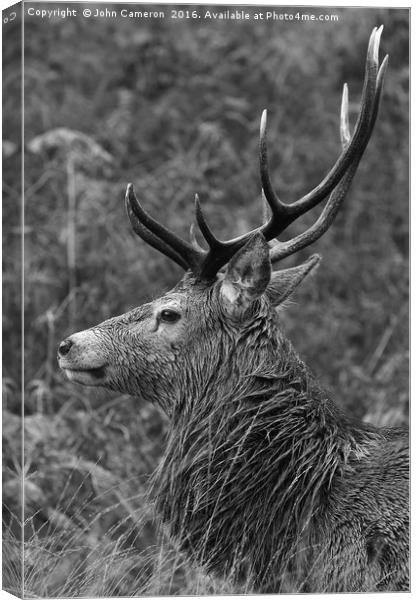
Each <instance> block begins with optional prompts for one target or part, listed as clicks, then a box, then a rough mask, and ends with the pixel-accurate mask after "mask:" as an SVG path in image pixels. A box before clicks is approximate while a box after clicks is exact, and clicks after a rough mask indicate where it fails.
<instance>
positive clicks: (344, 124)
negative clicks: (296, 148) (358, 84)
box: [270, 56, 388, 262]
mask: <svg viewBox="0 0 416 600" xmlns="http://www.w3.org/2000/svg"><path fill="white" fill-rule="evenodd" d="M387 64H388V56H386V57H385V58H384V60H383V63H382V65H381V67H380V70H379V73H378V76H377V84H376V92H375V97H374V106H373V112H372V115H371V120H370V123H369V126H368V129H367V131H366V136H365V140H364V144H363V148H362V149H361V151H360V152H359V153H357V154H356V156H355V157H354V159H353V161H352V163H350V165H349V166H348V168H347V171H346V173H344V175H343V177H342V179H341V181H340V182H339V183H338V184H337V186H336V187H335V189H334V190H333V192H332V193H331V195H330V197H329V199H328V201H327V203H326V205H325V207H324V210H323V211H322V213H321V215H320V216H319V218H318V220H317V221H316V222H315V223H314V224H313V225H312V226H311V227H310V228H309V229H307V230H306V231H305V232H303V233H301V234H299V235H298V236H296V237H294V238H293V239H291V240H288V241H287V242H278V243H277V244H275V245H274V247H273V248H272V249H271V251H270V260H271V261H272V262H277V261H279V260H282V259H283V258H286V257H287V256H290V255H291V254H294V253H295V252H297V251H298V250H301V249H302V248H305V247H306V246H309V245H310V244H312V243H313V242H314V241H316V240H317V239H318V238H320V237H321V236H322V235H323V234H324V233H325V231H327V230H328V228H329V227H330V226H331V224H332V223H333V221H334V219H335V217H336V215H337V213H338V210H339V208H340V206H341V204H342V201H343V200H344V198H345V196H346V194H347V192H348V189H349V187H350V185H351V182H352V180H353V177H354V175H355V172H356V170H357V168H358V165H359V163H360V160H361V156H362V154H363V152H364V150H365V147H366V145H367V142H368V140H369V139H370V136H371V133H372V130H373V127H374V124H375V121H376V118H377V112H378V108H379V104H380V97H381V91H382V87H383V81H384V74H385V71H386V68H387ZM349 137H350V131H349V118H348V87H347V86H346V85H344V90H343V95H342V102H341V117H340V138H341V144H342V145H343V144H345V143H347V140H348V139H349Z"/></svg>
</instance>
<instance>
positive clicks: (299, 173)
mask: <svg viewBox="0 0 416 600" xmlns="http://www.w3.org/2000/svg"><path fill="white" fill-rule="evenodd" d="M29 6H30V4H25V7H26V10H27V8H28V7H29ZM65 6H66V5H65ZM88 6H89V5H88V4H85V5H81V4H78V5H70V4H68V7H70V8H78V15H79V16H77V17H73V18H65V19H64V18H54V19H51V20H46V19H44V20H42V19H40V18H35V17H28V16H26V17H25V39H24V53H25V71H24V85H25V110H24V118H25V131H24V148H23V149H21V148H20V147H19V145H18V143H14V142H13V140H19V135H20V134H19V116H18V114H17V113H15V112H14V107H15V106H16V105H17V103H18V86H19V83H18V75H17V73H18V67H19V46H18V44H19V37H18V35H17V33H18V32H17V30H16V35H15V36H14V40H15V41H14V42H13V43H9V45H8V47H7V49H6V50H7V51H6V59H5V61H6V72H5V79H4V94H3V104H4V114H7V115H8V118H7V119H5V122H4V126H3V131H4V136H5V146H4V148H6V152H5V154H4V163H3V165H4V166H3V175H4V205H3V219H4V224H5V226H4V229H3V244H4V249H3V257H4V258H3V262H4V267H3V268H4V276H3V303H4V316H3V318H4V324H3V336H4V337H3V339H4V345H3V348H4V352H3V377H4V380H3V397H4V403H3V411H4V413H3V425H4V432H3V434H4V435H3V452H4V461H3V477H4V488H3V498H4V502H5V508H4V511H3V528H4V535H5V539H6V541H7V543H8V546H7V547H5V551H4V553H3V559H4V566H3V586H4V587H5V589H7V590H8V591H11V592H12V593H18V590H19V586H20V581H19V577H20V574H19V560H20V551H21V545H20V540H19V525H18V514H19V501H18V496H19V493H18V491H19V485H20V481H21V477H22V475H24V478H25V502H26V504H25V521H24V535H25V589H26V592H25V593H26V595H28V596H29V595H32V596H43V597H45V596H59V597H63V596H95V595H98V596H108V595H120V596H130V595H139V594H151V595H156V594H195V593H196V594H208V593H216V592H223V593H224V592H233V591H236V590H233V589H229V587H227V584H226V582H221V581H217V580H214V579H213V578H211V577H209V578H208V577H206V576H205V575H204V574H203V573H200V572H199V571H198V570H197V569H196V568H195V567H194V566H193V565H190V564H188V563H187V561H186V559H185V558H184V557H183V556H181V555H180V554H179V553H178V552H177V551H176V549H175V548H174V547H173V546H172V544H171V542H170V541H169V540H168V538H167V537H166V535H165V534H164V532H163V531H158V527H157V523H156V522H155V520H154V515H153V510H152V503H151V500H149V499H148V498H147V497H146V490H147V489H148V485H149V476H150V475H151V473H152V472H153V470H154V468H155V465H156V464H157V463H158V461H159V458H160V456H161V454H162V453H163V447H164V436H165V432H166V428H167V423H166V420H165V418H164V416H163V415H162V414H161V413H160V412H159V411H158V410H157V409H156V408H154V407H152V406H150V405H147V404H145V403H143V402H142V401H141V400H140V399H137V398H130V397H127V396H120V395H117V394H114V393H110V392H108V391H105V390H101V389H93V390H90V389H88V388H83V387H80V386H76V385H75V384H71V383H69V382H67V381H66V380H65V378H64V376H63V375H62V374H61V373H60V372H59V370H58V367H57V363H56V349H57V346H58V344H59V342H60V341H61V340H62V339H64V338H65V337H66V336H67V335H69V334H71V333H73V332H75V331H78V330H82V329H85V328H87V327H90V326H92V325H94V324H96V323H98V322H100V321H102V320H104V319H106V318H109V317H111V316H115V315H117V314H120V313H123V312H125V311H127V310H128V309H130V308H132V307H134V306H137V305H139V304H140V303H142V302H144V301H147V300H149V299H151V298H153V297H156V296H157V295H158V294H160V293H161V292H163V291H166V290H167V289H169V287H171V286H173V285H174V284H175V283H176V282H177V281H178V279H179V278H180V277H181V270H180V268H178V267H177V266H176V265H174V264H173V263H172V262H170V261H169V260H168V259H167V258H166V257H164V256H162V255H161V254H158V253H157V252H156V251H155V250H153V249H152V248H150V247H148V246H146V245H145V244H144V242H142V241H140V240H139V239H138V238H137V237H135V236H134V234H133V233H132V232H131V231H130V226H129V222H128V219H127V217H126V215H125V211H124V203H123V198H124V192H125V188H126V184H127V183H128V182H129V181H132V182H133V183H134V184H135V187H136V192H137V193H138V195H139V197H140V198H141V200H142V202H143V204H144V205H145V206H146V208H148V209H149V211H150V212H151V213H152V214H153V215H155V216H156V217H157V218H158V219H159V220H161V221H162V222H163V223H165V224H166V225H167V226H168V227H169V228H171V229H172V230H174V231H175V232H177V233H178V234H180V235H182V236H184V237H188V235H189V225H190V223H191V222H192V221H193V198H194V194H195V192H198V194H199V195H200V198H201V200H202V202H203V204H204V208H205V211H206V214H207V216H208V219H209V222H210V224H211V225H212V227H213V229H214V231H215V232H216V233H217V234H218V236H219V237H220V238H230V237H233V236H236V235H239V234H241V233H244V232H245V231H247V230H248V229H252V228H253V227H255V226H257V225H259V224H260V223H261V202H260V182H259V172H258V128H259V121H260V115H261V111H262V110H263V109H264V108H268V109H269V135H268V139H269V153H270V165H271V174H272V178H273V181H274V184H275V187H276V190H277V191H278V192H279V194H280V196H281V197H282V199H283V200H285V201H287V202H290V201H293V200H295V199H297V198H299V197H300V196H301V195H303V194H304V193H306V192H307V191H309V190H310V189H312V188H313V187H314V186H315V185H316V184H317V183H318V182H319V181H320V180H321V179H322V178H323V176H324V175H325V173H326V172H327V171H328V169H329V168H330V167H331V166H332V164H333V163H334V161H335V159H336V157H337V155H338V154H339V151H340V148H339V134H338V127H339V107H340V100H341V91H342V85H343V83H344V82H345V81H347V82H348V83H349V87H350V103H351V118H352V122H354V119H355V117H356V115H357V111H358V108H359V100H360V93H361V87H362V80H363V71H364V61H365V54H366V47H367V43H368V38H369V35H370V33H371V30H372V28H373V27H375V26H378V25H381V24H383V25H384V27H385V29H384V32H383V36H382V41H381V57H384V55H385V54H386V53H388V54H389V55H390V61H389V67H388V71H387V77H386V84H385V89H384V93H383V99H382V103H381V109H380V112H379V117H378V122H377V124H376V127H375V131H374V133H373V136H372V140H371V142H370V144H369V147H368V149H367V151H366V153H365V155H364V158H363V160H362V162H361V165H360V168H359V171H358V173H357V175H356V177H355V180H354V183H353V186H352V189H351V190H350V192H349V194H348V197H347V199H346V201H345V206H344V207H343V208H342V209H341V211H340V213H339V215H338V217H337V219H336V221H335V223H334V225H333V226H332V228H331V229H330V230H329V231H328V232H327V233H326V235H325V236H324V237H323V238H322V239H321V240H319V242H317V243H316V244H314V246H313V247H312V248H308V249H306V250H305V251H303V252H300V253H299V255H297V256H296V257H295V258H291V259H288V260H287V261H286V262H285V265H284V266H291V265H294V264H298V263H300V262H301V261H302V260H304V259H305V258H306V257H307V256H309V255H310V254H311V253H313V252H318V253H319V254H321V255H322V257H323V260H322V263H321V266H320V268H319V271H318V273H317V274H316V276H315V277H314V278H313V279H312V280H310V281H309V280H307V281H306V282H305V283H304V285H303V287H302V288H301V289H300V290H299V291H298V292H297V294H296V298H295V301H294V302H292V304H291V305H290V306H289V307H288V308H287V310H286V312H285V314H284V316H283V325H284V328H285V331H286V332H287V335H288V337H289V338H290V339H291V340H292V341H293V343H294V345H295V347H296V348H297V350H298V351H299V353H300V355H301V357H302V358H303V359H304V360H305V361H306V362H307V363H308V364H309V366H310V367H311V368H312V370H313V371H314V372H315V373H316V374H317V375H318V376H319V378H320V380H321V382H322V384H323V385H325V386H327V387H328V388H330V389H331V390H332V391H333V394H334V396H335V397H336V398H337V401H338V403H339V404H340V405H341V406H343V407H345V410H346V411H348V412H350V413H352V414H354V415H355V416H357V417H359V418H362V419H365V420H367V421H370V422H372V423H374V424H376V425H387V424H388V425H406V424H407V422H408V421H407V414H408V413H407V408H408V211H409V208H408V178H409V173H408V141H409V140H408V116H409V105H408V75H409V64H408V53H409V38H408V35H409V15H408V11H407V10H399V9H395V10H387V9H380V10H378V9H361V8H348V9H340V8H333V9H330V8H325V9H323V8H322V9H312V8H303V9H296V8H294V7H292V8H291V9H284V11H285V12H286V13H289V12H290V13H291V14H296V13H297V12H303V13H307V14H315V15H318V14H328V15H331V14H332V15H337V16H338V21H337V22H333V21H332V22H329V21H323V22H320V21H313V22H312V21H309V22H300V21H298V20H296V19H294V20H293V21H255V20H254V19H253V18H251V19H250V20H249V21H244V22H242V21H231V20H223V21H218V20H204V19H199V20H193V19H172V18H170V16H171V11H172V9H175V8H176V9H181V8H182V9H183V10H188V11H190V12H191V11H192V10H196V11H198V13H199V14H204V12H205V10H208V9H209V7H207V6H192V5H188V6H186V7H174V6H160V5H158V6H151V5H148V6H147V10H157V11H159V12H160V11H161V10H163V11H164V12H165V18H164V19H148V20H140V19H129V18H122V17H118V18H108V19H105V18H101V19H98V18H91V19H86V18H83V17H82V16H81V14H80V13H81V8H84V7H88ZM54 7H55V5H54V4H50V3H49V4H47V5H42V4H41V3H39V4H36V9H42V8H46V9H49V10H50V9H51V8H52V9H53V8H54ZM132 7H133V8H134V9H136V10H137V9H144V7H141V6H140V5H134V6H133V5H127V6H126V8H129V9H131V8H132ZM56 8H61V9H62V5H59V4H56ZM90 8H91V10H92V11H95V9H96V8H97V5H95V4H94V5H90ZM101 8H103V9H105V8H107V9H108V10H113V9H114V10H116V11H118V12H120V10H121V8H123V5H121V4H117V5H109V4H106V5H103V6H102V7H101ZM225 8H226V7H221V10H222V11H223V10H225ZM230 8H233V9H234V10H237V8H238V7H230ZM211 9H212V11H213V12H214V11H215V12H218V11H219V10H220V9H219V7H218V6H217V7H211ZM245 10H246V11H248V12H250V13H251V15H253V14H254V12H260V11H261V9H260V8H259V7H251V8H250V7H245ZM275 10H277V11H279V12H282V11H283V9H275ZM21 150H23V151H24V157H25V171H24V176H25V177H24V183H25V205H24V207H25V228H24V231H23V232H22V228H21V226H20V224H19V191H18V184H17V183H16V182H17V181H18V177H19V174H18V164H19V153H20V151H21ZM16 170H17V174H16ZM318 213H319V211H318ZM316 215H317V213H314V214H313V215H307V216H305V217H304V218H303V219H301V220H300V222H299V223H296V224H293V225H292V227H291V228H290V230H289V232H288V234H289V235H293V234H296V233H298V232H300V231H302V230H303V229H304V228H305V227H306V226H307V225H308V224H310V223H312V221H313V220H314V219H315V218H316ZM22 234H23V235H24V240H25V255H24V276H25V286H24V298H23V299H24V310H25V332H24V358H25V420H24V428H25V448H24V456H25V460H24V464H23V465H22V464H21V460H20V453H21V446H20V437H19V432H20V428H21V425H22V421H21V406H20V394H19V386H20V373H19V368H20V353H21V342H20V336H19V333H18V332H19V331H20V318H21V317H20V305H21V289H20V281H19V276H18V274H19V261H20V241H21V235H22Z"/></svg>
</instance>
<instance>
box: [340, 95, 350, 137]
mask: <svg viewBox="0 0 416 600" xmlns="http://www.w3.org/2000/svg"><path fill="white" fill-rule="evenodd" d="M339 130H340V138H341V146H342V148H345V147H346V146H347V145H348V143H349V141H350V139H351V132H350V119H349V110H348V84H346V83H344V88H343V90H342V101H341V117H340V127H339Z"/></svg>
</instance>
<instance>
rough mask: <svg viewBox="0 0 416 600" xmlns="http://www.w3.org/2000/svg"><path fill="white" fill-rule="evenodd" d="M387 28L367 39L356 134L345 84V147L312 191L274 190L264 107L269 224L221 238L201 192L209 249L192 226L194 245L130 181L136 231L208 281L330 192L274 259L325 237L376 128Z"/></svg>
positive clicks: (201, 222) (201, 221) (200, 219)
mask: <svg viewBox="0 0 416 600" xmlns="http://www.w3.org/2000/svg"><path fill="white" fill-rule="evenodd" d="M382 30H383V27H379V28H375V29H374V30H373V32H372V33H371V36H370V40H369V43H368V52H367V60H366V68H365V78H364V85H363V92H362V97H361V106H360V112H359V115H358V118H357V122H356V125H355V128H354V132H353V134H352V136H351V135H350V130H349V119H348V87H347V85H346V84H345V85H344V90H343V96H342V103H341V118H340V135H341V144H342V152H341V154H340V156H339V157H338V159H337V161H336V162H335V164H334V165H333V167H332V168H331V169H330V171H329V172H328V173H327V175H326V176H325V177H324V179H323V180H322V181H321V182H320V183H319V185H317V186H316V187H315V188H314V189H313V190H312V191H310V192H309V193H308V194H306V195H305V196H303V197H302V198H300V199H299V200H296V201H295V202H293V203H291V204H285V203H284V202H282V201H281V200H280V198H279V197H278V196H277V194H276V193H275V192H274V190H273V187H272V184H271V181H270V176H269V168H268V159H267V140H266V131H267V111H263V114H262V118H261V123H260V177H261V183H262V188H263V197H264V198H265V200H266V201H267V203H268V205H269V207H270V211H271V217H270V219H269V220H268V221H267V223H265V224H264V225H262V226H261V227H258V228H257V229H254V230H253V231H250V232H248V233H246V234H244V235H241V236H239V237H237V238H234V239H232V240H228V241H220V240H218V239H217V238H216V237H215V235H214V234H213V233H212V231H211V229H210V228H209V226H208V224H207V222H206V219H205V217H204V215H203V213H202V208H201V204H200V201H199V198H198V196H197V195H196V196H195V213H196V220H197V223H198V226H199V229H200V231H201V233H202V235H203V237H204V238H205V240H206V242H207V244H208V248H209V249H208V250H203V249H202V248H201V247H200V246H199V245H198V244H197V243H196V240H195V236H194V234H193V229H192V230H191V231H192V233H191V239H192V240H193V243H192V244H189V243H188V242H186V241H184V240H182V239H181V238H179V237H178V236H177V235H175V234H174V233H172V232H171V231H169V230H168V229H166V227H164V226H163V225H161V224H160V223H159V222H158V221H156V220H155V219H153V218H152V217H151V216H150V215H149V214H148V213H147V212H146V211H145V210H144V209H143V207H142V206H141V205H140V203H139V201H138V200H137V198H136V195H135V193H134V190H133V186H132V184H129V185H128V186H127V193H126V207H127V212H128V215H129V217H130V221H131V223H132V226H133V229H134V231H135V232H136V233H137V234H138V235H139V236H140V237H141V238H142V239H144V240H145V241H146V242H147V243H149V244H150V245H151V246H153V247H155V248H157V249H158V250H160V251H161V252H162V253H163V254H165V255H166V256H168V257H169V258H171V259H172V260H174V261H175V262H176V263H177V264H179V265H180V266H181V267H183V268H184V269H190V270H191V271H192V272H193V273H194V275H195V276H196V277H198V278H200V279H203V280H211V279H213V278H215V275H216V274H217V272H218V271H219V270H220V269H221V267H223V266H224V265H225V264H226V263H227V262H228V261H229V260H230V258H231V257H232V256H233V255H234V254H235V253H236V252H237V251H238V250H239V249H240V248H241V247H242V246H243V245H244V244H245V243H246V242H247V240H248V239H249V238H250V237H251V236H252V235H253V234H254V233H258V232H260V233H262V234H263V235H264V237H265V238H266V240H267V241H271V240H275V238H276V237H277V236H278V235H279V234H280V233H282V231H284V230H285V229H286V228H287V227H288V226H289V225H290V224H291V223H293V221H295V220H296V219H297V218H298V217H300V216H301V215H303V214H305V213H306V212H308V211H309V210H311V209H312V208H313V207H315V206H316V205H317V204H319V203H320V202H322V200H324V199H325V198H327V197H328V195H329V199H328V201H327V203H326V205H325V207H324V209H323V210H322V213H321V215H320V217H319V218H318V220H317V221H316V222H315V223H314V224H313V225H312V226H311V227H310V228H309V229H307V230H306V231H305V232H303V233H301V234H299V235H298V236H296V237H294V238H292V239H290V240H288V241H285V242H280V241H275V242H274V243H273V247H272V249H271V251H270V257H271V260H272V262H277V261H279V260H281V259H283V258H285V257H287V256H289V255H291V254H293V253H295V252H297V251H298V250H300V249H301V248H305V247H306V246H308V245H309V244H312V243H313V242H314V241H316V240H317V239H318V238H319V237H321V236H322V235H323V233H324V232H325V231H326V230H327V229H328V228H329V227H330V225H331V223H332V222H333V220H334V219H335V216H336V214H337V212H338V210H339V207H340V206H341V203H342V201H343V199H344V197H345V195H346V193H347V191H348V189H349V186H350V184H351V181H352V179H353V177H354V175H355V172H356V170H357V168H358V165H359V162H360V160H361V157H362V155H363V153H364V150H365V148H366V146H367V144H368V141H369V139H370V137H371V133H372V131H373V128H374V124H375V121H376V117H377V112H378V107H379V103H380V96H381V90H382V85H383V79H384V75H385V71H386V68H387V60H388V57H387V56H386V57H385V58H384V60H383V62H382V64H381V66H380V67H379V64H378V53H379V46H380V37H381V33H382Z"/></svg>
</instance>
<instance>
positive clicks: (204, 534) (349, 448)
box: [155, 314, 376, 592]
mask: <svg viewBox="0 0 416 600" xmlns="http://www.w3.org/2000/svg"><path fill="white" fill-rule="evenodd" d="M271 334H272V335H271ZM231 339H232V338H231V336H230V343H229V345H227V340H225V341H224V340H223V347H222V349H221V351H220V352H218V346H217V352H216V356H218V357H219V359H218V365H217V368H216V369H215V370H214V371H213V375H212V377H211V379H210V380H209V381H208V382H205V385H204V387H203V389H202V390H199V393H198V392H197V391H196V390H195V386H193V387H194V392H193V393H194V396H193V398H192V399H191V400H190V399H189V398H184V399H183V401H182V402H179V403H178V405H177V408H176V410H175V411H174V413H173V415H172V416H171V418H172V426H171V431H170V436H169V440H168V446H167V450H166V453H165V457H164V459H163V461H162V464H161V465H160V467H159V469H158V471H157V473H156V477H155V492H156V498H157V505H158V508H159V510H160V511H161V514H162V516H163V519H164V520H165V521H166V522H167V523H169V525H170V530H171V533H172V534H173V536H174V537H175V538H176V539H177V540H178V541H179V543H180V546H181V548H183V549H184V550H186V551H187V552H188V553H190V554H191V556H193V557H194V558H195V560H196V561H197V562H198V563H199V564H201V563H202V564H204V565H205V567H206V568H207V570H208V571H214V572H216V573H217V574H220V575H224V576H227V579H229V580H231V581H234V582H235V583H238V582H239V581H240V582H242V581H250V582H251V585H252V589H254V590H256V591H275V592H276V591H278V589H279V586H280V587H281V585H282V582H281V581H280V580H279V579H278V577H277V573H279V574H280V575H279V577H280V579H281V574H282V572H287V573H291V577H293V576H294V575H293V573H294V572H295V571H299V569H301V567H300V564H301V563H302V561H303V560H306V556H305V552H307V550H306V549H307V548H308V547H309V546H310V544H311V543H312V542H311V536H310V531H311V526H312V524H313V523H316V522H317V520H319V519H320V518H322V511H325V498H326V497H327V496H328V494H329V493H330V490H331V487H332V486H333V485H334V482H335V481H336V478H337V477H339V476H340V475H342V473H343V470H345V469H348V468H349V467H348V460H349V457H350V456H351V455H352V456H355V457H357V456H358V455H359V454H360V453H365V446H366V443H367V442H368V441H369V440H370V439H371V438H374V436H375V435H376V433H375V431H371V430H370V429H366V428H364V427H363V426H362V425H361V424H360V425H357V424H355V423H353V422H351V421H349V420H347V418H346V417H345V416H343V415H342V414H341V413H340V411H339V410H338V409H337V408H336V407H335V405H334V404H333V402H332V401H331V400H330V399H329V398H328V396H327V395H326V394H325V393H324V392H323V391H322V390H321V389H320V388H319V386H318V385H317V383H316V382H315V380H314V378H313V376H312V375H311V374H310V372H309V371H308V369H307V367H306V366H305V364H304V363H303V362H301V361H300V359H299V358H298V356H297V355H296V353H295V352H294V350H293V348H292V346H291V345H290V343H289V342H288V341H287V340H286V339H285V338H283V337H282V335H281V333H280V332H279V330H278V328H277V323H276V319H275V317H274V316H273V315H272V314H267V315H265V316H264V315H263V316H262V317H261V316H260V317H258V318H257V320H256V322H253V323H252V324H251V326H250V327H247V328H246V329H245V330H244V331H243V332H242V333H241V335H240V338H239V339H238V340H237V341H236V340H235V335H234V336H233V341H232V342H231ZM216 343H218V340H217V342H216ZM225 358H227V361H225ZM195 377H196V374H194V376H193V378H190V381H189V385H190V386H191V385H192V383H191V380H193V381H195ZM188 389H189V388H188ZM315 529H316V528H315ZM310 558H311V557H310V556H309V558H308V562H309V561H310ZM310 564H311V563H310V562H309V565H310ZM300 577H302V575H300Z"/></svg>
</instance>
